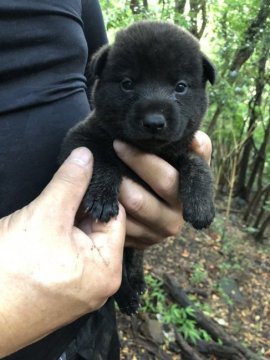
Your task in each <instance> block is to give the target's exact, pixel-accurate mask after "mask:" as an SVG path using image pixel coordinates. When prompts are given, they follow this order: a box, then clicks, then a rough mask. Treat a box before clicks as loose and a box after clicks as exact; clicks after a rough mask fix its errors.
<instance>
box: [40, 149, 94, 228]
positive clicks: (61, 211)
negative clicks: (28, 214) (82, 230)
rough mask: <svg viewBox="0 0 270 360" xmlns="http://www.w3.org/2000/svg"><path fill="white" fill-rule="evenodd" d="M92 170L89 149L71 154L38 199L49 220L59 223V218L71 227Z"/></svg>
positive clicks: (74, 151)
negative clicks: (48, 215)
mask: <svg viewBox="0 0 270 360" xmlns="http://www.w3.org/2000/svg"><path fill="white" fill-rule="evenodd" d="M92 170H93V156H92V153H91V152H90V151H89V149H87V148H85V147H80V148H77V149H75V150H73V151H72V152H71V154H70V155H69V157H68V158H67V159H66V160H65V161H64V163H63V164H62V165H61V167H60V168H59V169H58V171H57V172H56V173H55V174H54V176H53V178H52V180H51V181H50V183H49V184H48V185H47V187H46V188H45V189H44V190H43V192H42V193H41V195H40V196H39V199H38V200H39V201H40V202H41V203H42V205H43V209H45V211H46V212H48V211H49V212H50V215H51V216H50V217H51V218H53V219H55V220H56V221H59V216H61V218H63V219H64V221H65V223H66V224H67V225H71V224H72V225H73V223H74V218H75V215H76V212H77V210H78V208H79V205H80V203H81V201H82V198H83V196H84V194H85V192H86V190H87V187H88V185H89V183H90V180H91V176H92Z"/></svg>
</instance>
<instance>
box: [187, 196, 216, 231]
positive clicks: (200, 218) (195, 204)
mask: <svg viewBox="0 0 270 360" xmlns="http://www.w3.org/2000/svg"><path fill="white" fill-rule="evenodd" d="M214 217H215V207H214V203H213V200H212V199H211V198H208V199H207V198H197V199H194V198H191V199H189V201H187V202H184V203H183V218H184V220H185V221H187V222H188V223H190V224H191V225H192V226H193V227H194V228H195V229H197V230H201V229H204V228H207V227H208V226H209V225H210V224H211V223H212V221H213V219H214Z"/></svg>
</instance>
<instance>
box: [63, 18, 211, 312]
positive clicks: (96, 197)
mask: <svg viewBox="0 0 270 360" xmlns="http://www.w3.org/2000/svg"><path fill="white" fill-rule="evenodd" d="M90 76H92V77H94V78H95V85H94V90H93V92H92V100H91V101H92V104H93V106H94V110H93V112H92V113H91V114H90V115H89V117H87V118H86V119H85V120H84V121H83V122H81V123H79V124H78V125H77V126H75V127H74V128H72V129H71V130H70V131H69V133H68V134H67V137H66V138H65V140H64V143H63V147H62V152H61V155H60V161H61V162H62V161H63V160H64V159H65V158H66V157H67V156H68V155H69V153H70V152H71V150H73V149H74V148H75V147H79V146H86V147H88V148H89V149H90V150H91V151H92V153H93V155H94V160H95V161H94V171H93V177H92V180H91V183H90V186H89V188H88V190H87V192H86V194H85V197H84V200H83V207H84V210H85V211H86V212H88V213H89V214H90V215H91V216H92V218H94V219H99V220H101V221H104V222H107V221H108V220H109V219H110V218H111V217H113V216H115V215H117V214H118V192H119V186H120V183H121V180H122V177H123V176H128V177H131V178H132V179H134V180H136V181H138V182H140V183H142V180H140V179H139V178H138V177H137V176H136V175H135V174H134V173H133V172H132V171H131V170H130V169H129V168H128V167H127V166H126V165H125V164H124V163H123V162H121V161H120V160H119V158H118V157H117V156H116V154H115V152H114V150H113V145H112V144H113V140H114V139H120V140H123V141H125V142H128V143H130V144H133V145H135V146H136V147H138V148H140V149H142V150H144V151H147V152H151V153H154V154H157V155H158V156H160V157H162V158H164V159H165V160H167V161H168V162H169V163H171V164H172V165H173V166H174V167H175V168H176V169H177V170H179V172H180V174H181V178H180V179H181V184H180V189H179V190H180V192H179V193H180V199H179V201H181V203H182V207H183V217H184V219H185V220H186V221H187V222H189V223H191V224H192V225H193V227H195V228H196V229H202V228H205V227H207V226H209V225H210V223H211V222H212V220H213V218H214V205H213V189H212V176H211V171H210V169H209V167H208V165H207V164H206V162H205V161H204V160H203V159H201V158H200V157H198V156H197V155H196V154H194V153H192V152H190V150H189V145H190V143H191V141H192V138H193V135H194V133H195V131H196V130H197V129H198V128H199V126H200V123H201V120H202V117H203V115H204V113H205V111H206V108H207V97H206V93H205V85H206V81H207V80H209V81H210V83H211V84H213V83H214V81H215V69H214V67H213V65H212V64H211V62H210V61H209V60H208V59H207V58H206V57H205V55H204V54H203V53H201V51H200V48H199V43H198V41H197V40H196V39H195V38H194V37H193V36H192V35H190V34H189V33H187V32H186V31H185V30H183V29H181V28H180V27H178V26H175V25H172V24H169V23H163V22H148V21H145V22H138V23H135V24H134V25H132V26H130V27H128V28H127V29H125V30H122V31H120V32H119V33H118V34H117V36H116V40H115V43H114V45H111V46H109V45H106V46H104V47H102V48H101V49H100V50H99V51H98V52H97V53H96V54H95V55H94V56H93V58H92V60H91V63H90ZM144 186H146V184H144ZM143 290H144V281H143V269H142V252H140V251H134V250H130V249H129V250H125V257H124V266H123V281H122V285H121V288H120V290H119V291H118V293H117V294H116V296H115V298H116V300H117V302H118V304H119V306H120V309H121V310H122V311H123V312H125V313H128V314H131V313H133V312H134V311H136V310H137V307H138V305H139V302H138V301H139V300H138V294H139V293H141V292H142V291H143Z"/></svg>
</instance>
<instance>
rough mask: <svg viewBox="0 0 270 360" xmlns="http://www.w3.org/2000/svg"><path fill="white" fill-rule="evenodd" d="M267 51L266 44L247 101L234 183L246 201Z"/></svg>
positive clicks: (251, 182)
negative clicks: (245, 136) (245, 135)
mask: <svg viewBox="0 0 270 360" xmlns="http://www.w3.org/2000/svg"><path fill="white" fill-rule="evenodd" d="M268 53H269V50H268V46H264V48H263V51H262V55H261V57H260V59H259V71H258V76H257V78H256V80H255V87H256V92H255V95H254V98H253V99H251V100H250V102H249V113H250V117H249V125H248V134H249V135H250V136H249V137H248V139H247V141H246V144H245V146H244V150H243V155H242V158H241V160H240V163H239V174H238V180H237V185H236V189H235V195H236V196H239V197H240V198H242V199H244V200H246V201H247V200H248V198H249V195H250V192H251V187H252V185H253V182H254V180H255V177H256V173H257V170H258V167H257V164H256V168H255V166H253V170H256V171H255V172H254V173H252V174H251V177H250V181H249V186H246V179H247V170H248V165H249V162H250V155H251V150H252V147H253V131H254V129H255V128H256V123H257V119H258V107H259V106H260V105H261V102H262V94H263V91H264V87H265V84H266V79H265V69H266V61H267V58H268ZM262 150H263V149H262ZM260 155H261V154H260ZM257 161H258V165H259V164H260V161H261V159H260V157H257Z"/></svg>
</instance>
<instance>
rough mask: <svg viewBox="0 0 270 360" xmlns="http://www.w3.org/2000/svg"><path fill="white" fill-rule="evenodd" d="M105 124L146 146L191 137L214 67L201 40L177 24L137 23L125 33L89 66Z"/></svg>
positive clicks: (122, 136) (121, 136) (116, 133)
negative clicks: (201, 46) (200, 46)
mask: <svg viewBox="0 0 270 360" xmlns="http://www.w3.org/2000/svg"><path fill="white" fill-rule="evenodd" d="M90 69H91V72H92V74H94V75H95V77H96V79H97V81H96V86H95V90H94V92H93V104H94V108H95V111H96V114H97V116H98V117H99V118H100V119H102V126H104V128H106V129H107V130H109V131H111V132H112V134H113V135H114V136H115V137H117V138H119V139H122V140H126V141H128V142H131V143H134V144H136V145H138V146H140V145H141V146H143V147H146V148H147V145H146V144H151V146H153V144H156V145H157V146H159V145H160V146H161V145H162V144H166V143H168V142H172V141H173V142H174V141H179V140H181V139H182V138H183V137H189V136H192V135H193V133H194V132H195V131H196V130H197V129H198V127H199V125H200V122H201V119H202V117H203V115H204V113H205V110H206V106H207V98H206V93H205V85H206V82H207V80H209V81H210V83H212V84H213V83H214V81H215V69H214V67H213V65H212V64H211V62H210V61H209V60H208V59H207V58H206V57H205V55H204V54H203V53H202V52H201V51H200V48H199V43H198V41H197V40H196V39H195V38H194V37H193V36H192V35H190V34H189V33H187V32H186V31H184V30H183V29H181V28H180V27H178V26H175V25H172V24H169V23H163V22H148V21H145V22H138V23H135V24H134V25H132V26H130V27H128V28H127V29H125V30H122V31H120V32H119V33H118V34H117V36H116V40H115V43H114V45H112V46H105V47H103V48H101V49H100V50H99V51H98V52H97V53H96V54H95V55H94V57H93V59H92V62H91V64H90Z"/></svg>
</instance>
